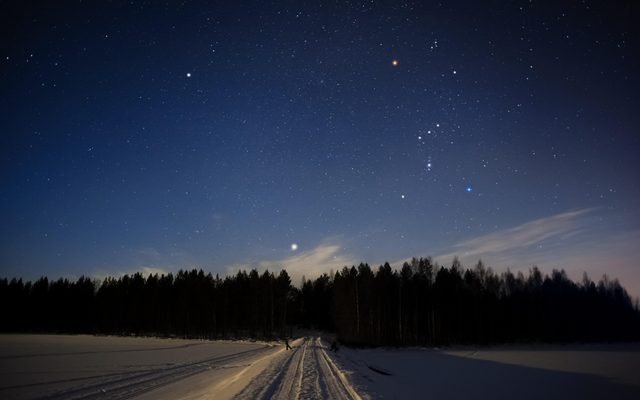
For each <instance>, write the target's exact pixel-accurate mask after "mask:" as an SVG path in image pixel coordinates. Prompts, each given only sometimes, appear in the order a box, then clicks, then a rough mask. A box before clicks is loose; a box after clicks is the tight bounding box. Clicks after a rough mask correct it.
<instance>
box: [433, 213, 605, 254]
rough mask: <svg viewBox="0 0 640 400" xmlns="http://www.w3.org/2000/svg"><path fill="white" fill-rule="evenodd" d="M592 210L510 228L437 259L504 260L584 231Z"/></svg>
mask: <svg viewBox="0 0 640 400" xmlns="http://www.w3.org/2000/svg"><path fill="white" fill-rule="evenodd" d="M593 211H594V209H593V208H585V209H581V210H576V211H569V212H565V213H562V214H556V215H553V216H551V217H545V218H540V219H536V220H534V221H530V222H527V223H524V224H522V225H518V226H516V227H513V228H510V229H505V230H502V231H499V232H494V233H490V234H487V235H483V236H479V237H476V238H474V239H471V240H467V241H464V242H461V243H458V244H456V245H454V246H452V248H450V249H449V250H448V251H447V252H446V253H443V254H439V255H438V256H436V257H435V258H436V259H437V260H450V259H452V258H454V257H456V256H458V257H460V258H461V259H463V258H464V259H465V260H470V259H473V258H476V259H478V258H487V257H492V256H500V257H504V256H505V255H506V254H509V253H514V252H522V251H525V250H530V249H531V248H532V247H533V246H536V245H540V244H542V243H545V242H549V241H551V240H563V239H569V238H571V237H574V236H576V235H578V234H579V233H581V232H583V231H584V229H585V226H586V225H588V223H589V222H590V218H589V217H590V216H591V214H592V213H593ZM476 261H477V260H476Z"/></svg>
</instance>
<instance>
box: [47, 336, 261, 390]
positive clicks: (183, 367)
mask: <svg viewBox="0 0 640 400" xmlns="http://www.w3.org/2000/svg"><path fill="white" fill-rule="evenodd" d="M272 348H273V347H272V346H264V347H261V348H258V349H251V350H246V351H241V352H239V353H234V354H229V355H224V356H216V357H212V358H208V359H204V360H200V361H195V362H188V363H182V364H177V365H170V366H166V367H162V368H157V369H152V370H144V371H136V372H130V373H123V374H108V375H104V378H105V379H103V380H101V381H99V382H93V383H91V384H87V385H83V386H76V387H73V388H70V389H67V390H63V391H60V392H57V393H54V394H52V395H50V396H46V397H41V398H40V399H42V400H45V399H46V400H62V399H65V400H81V399H82V400H87V399H129V398H132V397H135V396H138V395H140V394H142V393H145V392H147V391H150V390H152V389H156V388H158V387H161V386H165V385H168V384H170V383H173V382H176V381H179V380H181V379H185V378H187V377H190V376H193V375H196V374H199V373H201V372H204V371H207V370H211V369H214V368H226V367H228V363H229V362H234V363H242V362H243V361H245V362H246V361H247V360H248V359H252V358H253V357H255V356H256V355H258V354H261V353H263V352H267V351H269V350H271V349H272Z"/></svg>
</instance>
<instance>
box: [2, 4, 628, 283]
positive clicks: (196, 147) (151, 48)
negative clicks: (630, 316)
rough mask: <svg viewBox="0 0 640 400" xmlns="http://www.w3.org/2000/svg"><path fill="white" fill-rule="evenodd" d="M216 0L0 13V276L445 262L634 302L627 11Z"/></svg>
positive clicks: (297, 271)
mask: <svg viewBox="0 0 640 400" xmlns="http://www.w3.org/2000/svg"><path fill="white" fill-rule="evenodd" d="M224 3H227V4H224ZM224 3H223V2H220V3H218V4H216V3H215V2H189V1H186V2H177V1H176V2H172V1H168V2H163V3H161V2H155V1H149V2H138V1H127V2H125V1H114V2H71V1H62V2H22V1H8V2H3V3H2V5H1V6H0V15H2V17H0V18H1V24H0V26H1V28H0V29H1V32H2V37H1V40H2V44H1V46H0V49H1V50H0V52H1V54H0V56H1V58H2V59H1V60H0V73H1V75H0V90H1V93H2V96H1V99H0V101H1V103H0V106H1V108H0V132H1V133H0V135H1V139H0V147H1V150H0V163H1V164H0V167H1V168H0V169H1V172H0V184H1V186H0V220H1V221H2V224H1V228H0V275H3V276H23V277H26V278H30V279H33V278H37V277H39V276H40V275H45V274H46V275H49V276H52V277H55V276H60V275H62V276H78V275H81V274H89V275H93V276H103V275H106V274H118V273H122V272H131V271H136V270H144V271H154V270H162V271H173V270H177V269H179V268H188V267H194V266H197V267H202V268H204V269H206V270H209V271H212V272H220V273H226V272H228V271H233V270H234V269H235V268H237V267H238V266H241V265H242V266H247V267H250V266H258V267H268V268H278V267H280V266H285V267H287V268H288V269H290V270H291V271H293V273H294V275H297V276H300V275H302V274H306V275H313V274H315V273H317V272H318V271H322V270H328V269H331V268H334V269H335V268H338V267H339V266H341V265H342V264H345V263H352V262H360V261H368V262H370V263H373V264H377V263H380V262H384V261H385V260H388V261H390V262H393V263H396V264H397V263H398V262H400V261H401V260H403V259H405V258H407V257H411V256H428V255H430V256H434V257H436V259H437V260H439V261H441V262H443V263H449V262H450V261H451V258H452V257H453V255H454V254H457V255H459V256H460V257H461V259H462V260H463V261H464V262H465V263H468V264H471V263H474V262H476V261H477V259H479V258H482V259H483V260H484V261H485V262H486V263H487V264H489V265H492V266H494V268H495V269H496V270H504V269H505V268H507V267H511V268H512V269H515V270H521V269H522V270H526V269H527V268H529V267H531V266H532V265H534V264H537V265H540V266H541V267H543V269H546V270H550V269H551V268H556V267H557V268H566V269H567V270H568V272H569V273H570V275H572V276H574V277H579V276H580V274H581V273H582V271H587V272H588V273H589V274H590V275H592V277H594V278H598V277H600V276H601V275H602V274H603V273H607V274H609V275H612V276H614V277H616V276H617V277H620V278H621V280H622V283H623V285H626V286H628V287H629V289H630V290H631V291H632V293H633V294H635V295H638V294H640V269H639V268H638V267H636V264H637V256H636V255H635V254H636V248H637V245H638V244H640V212H639V210H640V208H639V206H640V190H639V188H638V182H640V161H639V160H640V158H639V156H640V137H639V127H640V117H639V113H638V105H639V104H640V98H639V97H640V95H639V93H640V85H639V78H638V74H637V71H640V65H639V62H638V61H639V60H638V57H639V56H638V54H640V48H639V47H640V46H638V38H639V34H638V33H639V31H638V28H637V21H638V20H639V19H638V16H639V13H638V7H637V6H635V5H633V2H632V1H629V2H560V3H562V4H555V3H557V2H553V3H554V4H542V3H543V2H532V3H530V2H524V1H523V2H501V1H495V2H478V1H468V2H455V3H453V4H446V5H445V4H444V3H443V4H442V5H441V4H439V3H437V2H429V4H423V2H415V3H413V2H402V3H401V2H388V3H385V4H383V3H378V2H351V3H342V2H339V3H337V4H336V3H333V2H331V3H329V2H316V1H312V2H299V1H295V2H293V1H292V2H281V3H279V4H277V5H275V4H267V2H256V3H253V4H250V3H245V2H242V3H243V4H242V5H239V4H236V3H241V2H224ZM424 3H427V2H424ZM393 60H396V61H397V65H394V62H393ZM293 243H296V244H297V249H295V250H293V249H292V244H293Z"/></svg>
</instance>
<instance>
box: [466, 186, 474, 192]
mask: <svg viewBox="0 0 640 400" xmlns="http://www.w3.org/2000/svg"><path fill="white" fill-rule="evenodd" d="M465 190H466V192H467V193H471V192H473V188H472V187H471V185H469V186H467V188H466V189H465Z"/></svg>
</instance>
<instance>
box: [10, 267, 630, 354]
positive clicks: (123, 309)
mask: <svg viewBox="0 0 640 400" xmlns="http://www.w3.org/2000/svg"><path fill="white" fill-rule="evenodd" d="M0 302H1V304H3V310H4V312H3V314H4V315H3V317H2V318H1V319H0V331H2V332H34V333H36V332H41V333H44V332H48V333H97V334H119V335H160V336H180V337H198V338H210V339H220V338H237V337H252V338H275V337H282V336H290V335H291V334H292V331H293V329H294V328H314V329H323V330H327V331H334V332H335V333H336V336H337V337H338V339H339V340H340V341H342V342H344V343H351V344H357V345H399V346H405V345H447V344H489V343H503V342H572V341H627V340H638V339H640V311H639V310H638V304H637V302H636V304H634V303H633V301H632V299H631V298H630V296H629V295H628V294H627V292H626V290H625V289H624V288H623V287H622V286H621V285H620V283H619V282H618V281H617V280H610V279H609V278H607V277H606V276H604V277H603V278H602V279H601V280H600V281H599V282H597V283H596V282H593V281H591V280H590V279H589V278H588V277H587V276H586V274H585V275H584V277H583V280H582V282H580V283H576V282H573V281H572V280H570V279H569V278H568V277H567V275H566V273H565V272H564V271H557V270H554V271H553V272H552V274H551V275H550V276H548V275H543V274H542V273H541V272H540V270H539V269H538V268H535V267H534V268H533V269H531V270H530V271H529V273H528V275H526V276H525V275H523V274H522V273H518V274H513V273H511V272H509V271H507V272H504V273H501V274H496V273H494V272H493V271H492V270H491V269H490V268H486V267H485V266H484V265H483V264H482V263H481V262H479V263H478V264H477V265H476V266H475V267H473V268H470V269H465V268H463V266H462V265H461V264H460V262H459V261H458V260H457V259H456V260H454V262H453V264H452V265H451V267H448V268H447V267H441V266H438V265H437V264H434V263H433V262H432V260H431V259H430V258H420V259H415V258H414V259H413V260H412V261H411V262H407V263H404V265H403V266H402V267H401V268H400V269H399V270H394V269H393V268H391V266H389V264H384V265H382V266H379V267H378V268H376V269H372V268H371V267H370V266H369V265H367V264H360V265H358V266H357V267H356V266H353V267H351V268H348V267H344V268H343V269H342V270H341V271H338V272H336V273H335V274H333V273H332V274H331V275H327V274H323V275H322V276H320V277H318V278H317V279H309V280H307V279H303V282H302V285H301V287H300V288H296V287H294V286H292V284H291V279H290V277H289V275H288V274H287V272H286V271H284V270H283V271H281V272H280V273H278V274H274V273H271V272H269V271H265V272H262V273H259V272H258V271H257V270H255V269H254V270H251V271H249V272H246V271H240V272H238V273H236V274H235V275H231V276H227V277H225V278H220V277H219V276H217V275H216V276H213V275H211V274H210V273H209V274H205V273H204V272H203V271H202V270H191V271H179V272H178V273H177V274H171V273H170V274H166V275H157V274H152V275H148V276H146V277H145V276H143V275H142V274H140V273H136V274H133V275H125V276H122V277H120V278H106V279H105V280H103V281H102V282H98V281H96V280H91V279H89V278H86V277H81V278H79V279H78V280H76V281H70V280H67V279H59V280H56V281H50V280H49V279H48V278H46V277H43V278H41V279H39V280H37V281H35V282H23V281H22V280H21V279H11V280H8V279H0Z"/></svg>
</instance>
